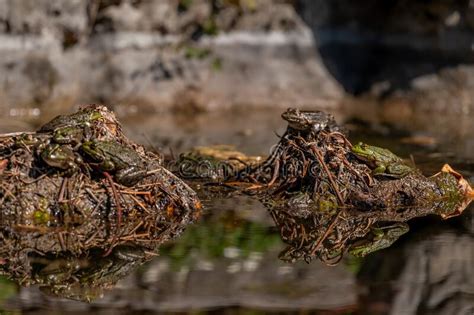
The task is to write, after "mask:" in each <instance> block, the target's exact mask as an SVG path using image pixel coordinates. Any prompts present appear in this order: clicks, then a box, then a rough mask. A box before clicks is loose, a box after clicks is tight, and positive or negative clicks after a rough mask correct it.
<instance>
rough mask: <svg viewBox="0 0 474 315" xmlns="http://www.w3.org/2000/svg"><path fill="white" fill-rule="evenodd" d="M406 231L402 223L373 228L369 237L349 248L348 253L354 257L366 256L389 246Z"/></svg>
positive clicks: (405, 225)
mask: <svg viewBox="0 0 474 315" xmlns="http://www.w3.org/2000/svg"><path fill="white" fill-rule="evenodd" d="M408 231H409V226H408V224H406V223H402V222H397V223H394V224H391V225H387V226H384V227H373V228H372V229H371V231H370V232H369V234H370V237H366V238H365V239H362V240H360V241H359V242H356V243H355V244H353V245H352V246H350V248H349V253H350V254H352V255H353V256H356V257H364V256H367V255H368V254H370V253H372V252H375V251H378V250H380V249H383V248H387V247H389V246H391V245H392V244H393V243H395V241H396V240H397V239H398V238H399V237H400V236H402V235H403V234H405V233H407V232H408Z"/></svg>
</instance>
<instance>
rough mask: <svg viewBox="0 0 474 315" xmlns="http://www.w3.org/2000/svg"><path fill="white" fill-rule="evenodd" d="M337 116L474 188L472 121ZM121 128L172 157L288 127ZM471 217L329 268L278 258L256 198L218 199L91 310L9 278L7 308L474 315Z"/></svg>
mask: <svg viewBox="0 0 474 315" xmlns="http://www.w3.org/2000/svg"><path fill="white" fill-rule="evenodd" d="M334 114H335V115H336V118H337V119H338V121H346V122H348V123H347V127H348V129H349V130H350V132H351V133H350V139H351V141H353V142H355V141H364V142H368V143H370V144H374V145H380V146H384V147H388V148H390V149H392V150H393V151H394V152H396V153H397V154H399V155H401V156H403V157H409V156H410V154H411V156H412V159H413V160H414V162H415V163H416V165H417V166H418V167H420V168H421V169H422V171H423V172H424V173H425V174H427V175H430V174H434V173H435V172H437V171H439V169H440V168H441V166H442V165H443V164H444V163H445V162H448V163H450V164H451V165H452V166H453V167H454V168H455V169H456V170H458V171H459V172H461V173H462V174H463V175H464V176H465V177H466V178H467V179H468V180H470V181H471V182H474V163H473V162H474V160H472V159H471V158H470V156H471V152H474V142H473V141H472V140H471V138H470V135H471V134H472V132H473V131H474V124H470V123H469V122H470V119H469V118H466V117H457V119H456V117H447V116H445V117H441V116H440V115H437V116H433V117H432V119H431V120H430V119H429V117H428V118H426V117H423V119H418V118H413V120H412V121H409V120H403V121H400V120H397V118H396V117H394V118H393V119H390V118H389V119H387V117H383V118H382V119H378V118H377V117H376V118H373V117H371V118H370V119H364V120H361V119H360V118H366V117H365V116H364V114H363V113H360V112H358V113H357V114H349V113H340V112H336V113H334ZM355 117H356V118H357V119H354V118H355ZM434 117H436V118H434ZM466 119H468V120H466ZM123 121H124V125H125V130H126V133H127V134H128V135H129V136H130V137H131V138H133V139H134V140H136V141H138V142H140V143H143V144H145V145H149V146H153V147H155V148H157V149H160V150H162V151H164V152H169V153H170V154H172V153H173V154H178V153H179V152H181V151H183V150H185V149H187V148H190V147H192V146H194V145H211V144H221V143H226V144H234V145H235V146H236V147H237V149H239V150H241V151H243V152H245V153H248V154H262V155H266V154H267V152H268V150H269V149H270V147H271V146H272V145H273V144H275V143H276V142H277V141H278V137H277V135H276V134H282V132H283V130H284V128H285V123H284V122H283V121H282V120H281V119H280V117H279V110H275V109H272V110H267V111H266V110H259V111H250V110H240V111H228V112H223V113H211V114H198V115H193V116H192V117H190V116H179V115H178V116H177V115H155V116H147V117H143V116H140V115H136V116H134V117H127V119H124V120H123ZM367 121H369V122H367ZM11 131H15V130H11ZM473 217H474V216H473V210H472V209H467V210H466V211H465V212H464V214H463V215H462V216H460V217H457V218H453V219H449V220H446V221H442V220H441V219H439V218H437V217H428V218H420V219H416V220H413V222H410V227H411V230H410V232H409V233H408V234H406V235H404V236H403V237H402V238H401V239H399V240H398V241H397V242H396V243H395V244H394V246H392V247H391V248H388V249H385V250H382V251H379V252H376V253H374V254H371V255H369V256H368V257H366V258H365V259H356V258H353V257H349V256H347V257H345V258H344V260H343V261H342V262H341V263H340V264H339V265H337V266H335V267H329V266H325V265H324V264H322V263H320V262H318V261H313V262H312V263H310V264H306V263H304V262H299V263H296V264H287V263H284V262H281V261H279V260H278V258H277V256H278V253H279V252H280V251H281V250H282V249H283V248H284V244H283V243H282V242H281V240H280V237H279V234H278V231H277V229H276V228H275V227H274V225H273V222H272V220H271V218H270V216H269V215H268V213H267V212H266V210H265V208H264V207H263V206H262V205H260V204H259V203H258V202H256V201H255V200H252V199H250V198H247V197H235V198H232V199H221V200H213V201H212V202H208V203H207V207H206V210H205V213H204V216H203V218H202V220H200V221H199V222H197V223H196V224H194V225H192V226H190V227H189V228H188V229H187V230H186V232H185V233H184V234H183V235H182V236H181V237H180V238H179V239H177V240H176V241H174V242H173V243H170V244H168V245H166V246H164V247H163V248H162V249H161V255H160V256H159V257H156V258H155V259H154V260H153V261H151V262H149V263H147V264H145V265H143V266H141V267H140V268H139V270H137V271H136V272H135V273H134V274H132V275H130V276H128V277H127V278H125V279H123V280H121V281H120V282H119V284H118V285H117V286H116V287H115V288H113V289H111V290H110V291H107V292H106V294H105V295H104V297H103V298H102V299H99V300H96V301H95V302H93V303H91V304H87V303H84V302H76V301H70V300H65V299H58V298H53V297H49V296H46V295H43V294H42V293H41V292H40V291H39V290H38V289H37V288H18V287H16V286H15V285H14V284H12V283H10V282H9V281H8V280H6V279H1V280H0V300H1V303H2V305H3V306H2V307H3V309H4V310H9V311H13V312H18V313H19V312H24V313H35V314H43V313H44V314H54V313H58V314H59V313H62V312H74V313H78V314H80V313H86V312H87V313H94V314H109V313H114V314H119V313H124V314H125V313H130V312H134V313H156V312H160V313H162V312H163V313H186V314H187V313H193V314H199V313H216V314H268V313H277V314H293V313H295V314H466V315H472V314H474V218H473Z"/></svg>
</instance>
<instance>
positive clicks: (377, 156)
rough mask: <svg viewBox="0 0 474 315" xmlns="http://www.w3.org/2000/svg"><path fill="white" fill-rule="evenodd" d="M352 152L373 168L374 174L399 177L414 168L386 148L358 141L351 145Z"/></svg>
mask: <svg viewBox="0 0 474 315" xmlns="http://www.w3.org/2000/svg"><path fill="white" fill-rule="evenodd" d="M352 153H354V155H355V156H356V157H357V158H359V159H360V160H363V161H365V162H367V163H368V164H369V166H371V167H372V168H374V170H373V174H374V175H383V176H387V177H393V178H401V177H404V176H406V175H408V174H410V173H412V172H413V171H414V169H413V168H412V167H410V166H408V165H406V164H405V163H404V162H403V160H402V159H401V158H400V157H398V156H396V155H395V154H393V153H392V152H390V151H389V150H387V149H383V148H379V147H376V146H371V145H367V144H365V143H362V142H359V143H358V144H356V145H354V146H353V147H352Z"/></svg>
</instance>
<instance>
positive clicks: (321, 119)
mask: <svg viewBox="0 0 474 315" xmlns="http://www.w3.org/2000/svg"><path fill="white" fill-rule="evenodd" d="M281 117H282V118H283V119H284V120H286V121H287V122H288V126H289V127H290V128H293V129H296V130H300V131H310V130H314V131H320V130H323V129H324V128H326V127H327V126H328V125H329V124H334V125H335V121H334V117H333V116H332V115H329V114H327V113H325V112H322V111H318V110H316V111H303V110H299V109H297V108H288V109H287V110H286V111H285V112H284V113H283V114H281Z"/></svg>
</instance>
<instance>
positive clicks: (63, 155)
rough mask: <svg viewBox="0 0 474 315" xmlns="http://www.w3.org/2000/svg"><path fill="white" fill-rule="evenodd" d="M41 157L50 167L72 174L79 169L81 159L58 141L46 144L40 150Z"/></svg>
mask: <svg viewBox="0 0 474 315" xmlns="http://www.w3.org/2000/svg"><path fill="white" fill-rule="evenodd" d="M41 159H42V160H43V161H44V162H45V163H46V164H48V165H49V166H51V167H55V168H59V169H61V170H64V171H66V175H72V174H74V173H75V172H76V171H77V170H78V169H79V166H78V165H79V164H81V163H82V159H81V157H80V156H79V155H76V154H75V153H74V151H73V150H72V149H71V148H70V147H69V146H67V145H62V144H58V143H53V144H48V145H46V147H45V148H44V149H42V151H41Z"/></svg>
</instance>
